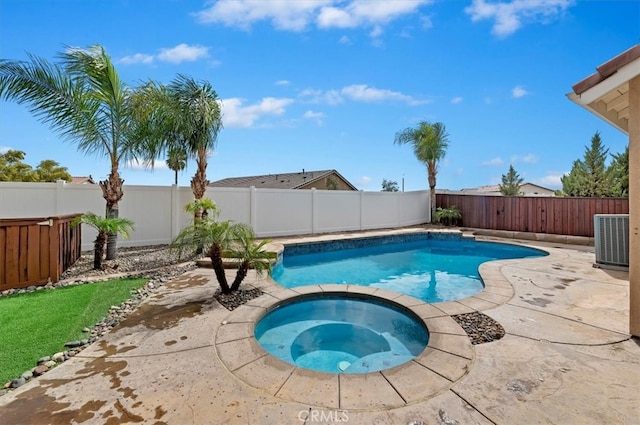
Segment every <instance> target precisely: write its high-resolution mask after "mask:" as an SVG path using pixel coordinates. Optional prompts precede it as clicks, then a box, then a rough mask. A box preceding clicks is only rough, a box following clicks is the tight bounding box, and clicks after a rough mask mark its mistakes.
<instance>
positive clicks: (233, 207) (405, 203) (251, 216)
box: [0, 181, 431, 250]
mask: <svg viewBox="0 0 640 425" xmlns="http://www.w3.org/2000/svg"><path fill="white" fill-rule="evenodd" d="M206 196H207V197H208V198H211V199H213V200H214V201H215V202H216V204H217V205H218V207H219V208H220V210H221V213H220V219H222V220H233V221H237V222H241V223H246V224H250V225H251V226H252V227H253V229H254V230H255V232H256V234H257V235H258V236H259V237H273V236H289V235H306V234H317V233H330V232H338V231H347V230H367V229H379V228H394V227H403V226H410V225H415V224H421V223H427V222H429V221H430V217H431V213H430V206H429V192H428V191H418V192H357V191H333V190H315V189H312V190H288V189H255V188H253V187H252V188H209V189H208V190H207V193H206ZM192 199H193V193H192V192H191V188H190V187H178V186H175V185H174V186H129V185H125V186H124V197H123V198H122V200H121V201H120V203H119V208H120V212H119V215H120V217H126V218H128V219H130V220H133V222H134V223H135V231H134V232H133V233H132V234H131V237H130V238H129V239H126V240H122V239H121V238H120V241H119V245H120V246H142V245H158V244H167V243H170V242H171V241H172V240H173V239H174V238H175V236H176V235H177V234H178V233H179V232H180V230H181V229H183V228H184V227H185V226H187V225H188V224H190V222H191V220H192V218H193V217H192V216H191V215H190V214H187V213H185V212H184V205H185V204H186V203H187V202H189V201H191V200H192ZM104 210H105V201H104V199H103V198H102V191H101V190H100V187H99V186H98V185H92V184H67V183H64V182H62V181H60V182H57V183H10V182H0V218H23V217H52V216H57V215H64V214H73V213H84V212H88V211H91V212H94V213H96V214H100V215H101V214H104ZM94 238H95V231H94V230H93V229H91V228H83V230H82V249H83V250H89V249H91V248H92V242H93V239H94Z"/></svg>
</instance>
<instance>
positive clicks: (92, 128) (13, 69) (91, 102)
mask: <svg viewBox="0 0 640 425" xmlns="http://www.w3.org/2000/svg"><path fill="white" fill-rule="evenodd" d="M59 59H60V63H50V62H48V61H47V60H45V59H42V58H39V57H36V56H33V55H29V61H26V62H25V61H14V60H6V59H0V99H5V100H14V101H16V102H17V103H19V104H26V105H28V108H29V110H30V111H31V112H32V113H33V114H34V115H35V116H36V117H37V118H38V119H39V120H40V121H42V122H44V123H47V124H49V125H50V126H51V127H52V128H53V129H54V130H55V131H57V132H58V133H59V134H60V135H61V136H63V137H64V138H65V139H67V140H69V141H71V142H74V143H76V144H77V146H78V149H79V150H80V151H82V152H83V153H85V154H87V155H98V156H104V157H107V158H109V162H110V166H111V168H110V170H111V171H110V173H109V175H108V177H107V179H106V180H104V181H100V182H99V184H100V188H101V189H102V196H103V197H104V199H105V201H106V216H107V217H108V218H116V217H118V203H119V201H120V199H122V196H123V190H122V185H123V183H124V180H123V179H122V178H120V171H119V166H120V162H121V161H127V160H129V159H134V158H135V156H136V150H137V149H138V146H139V139H138V137H137V136H138V135H139V134H138V131H137V129H136V121H135V120H134V119H133V109H132V105H131V102H130V99H131V94H132V91H131V90H130V89H129V88H127V86H126V85H125V84H124V83H123V82H122V81H121V80H120V77H119V76H118V72H117V71H116V68H115V66H114V65H113V63H112V61H111V58H110V57H109V55H107V53H106V52H105V50H104V48H103V47H102V46H99V45H94V46H90V47H88V48H87V49H78V48H67V49H66V51H64V52H62V53H60V54H59ZM115 256H116V234H115V233H112V234H110V235H109V244H108V247H107V259H109V260H111V259H114V258H115Z"/></svg>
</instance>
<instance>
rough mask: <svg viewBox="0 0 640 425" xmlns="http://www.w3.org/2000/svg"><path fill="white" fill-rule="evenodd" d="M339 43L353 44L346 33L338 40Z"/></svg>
mask: <svg viewBox="0 0 640 425" xmlns="http://www.w3.org/2000/svg"><path fill="white" fill-rule="evenodd" d="M338 43H340V44H346V45H347V46H350V45H352V44H353V43H352V42H351V39H350V38H349V37H347V36H346V35H343V36H342V37H340V40H338Z"/></svg>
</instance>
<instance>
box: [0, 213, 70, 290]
mask: <svg viewBox="0 0 640 425" xmlns="http://www.w3.org/2000/svg"><path fill="white" fill-rule="evenodd" d="M79 215H81V214H71V215H64V216H58V217H47V218H16V219H0V290H2V291H4V290H7V289H14V288H26V287H27V286H31V285H38V284H42V283H46V282H47V281H48V280H51V282H57V281H58V280H59V279H60V275H61V274H62V273H63V272H64V271H65V270H66V269H67V268H68V267H69V266H71V265H72V264H73V263H74V262H75V261H76V260H77V259H78V258H79V257H80V253H81V252H80V248H81V242H82V240H81V231H80V225H79V224H78V225H75V226H74V225H72V223H71V221H72V220H73V219H74V218H75V217H77V216H79Z"/></svg>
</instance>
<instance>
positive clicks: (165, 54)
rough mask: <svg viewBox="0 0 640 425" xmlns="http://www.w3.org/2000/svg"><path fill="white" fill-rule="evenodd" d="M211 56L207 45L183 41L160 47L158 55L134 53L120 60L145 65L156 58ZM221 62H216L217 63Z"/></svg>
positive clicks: (178, 59) (186, 59) (176, 60)
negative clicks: (189, 43)
mask: <svg viewBox="0 0 640 425" xmlns="http://www.w3.org/2000/svg"><path fill="white" fill-rule="evenodd" d="M208 56H209V48H208V47H205V46H189V45H188V44H185V43H181V44H178V45H177V46H175V47H168V48H162V49H160V53H158V54H157V55H150V54H147V53H134V54H133V55H129V56H123V57H121V58H120V59H119V60H118V62H119V63H122V64H125V65H133V64H137V63H142V64H145V65H149V64H152V63H153V62H154V61H155V60H159V61H162V62H171V63H182V62H194V61H197V60H198V59H203V58H206V57H208ZM218 63H219V62H214V64H215V65H217V64H218Z"/></svg>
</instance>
